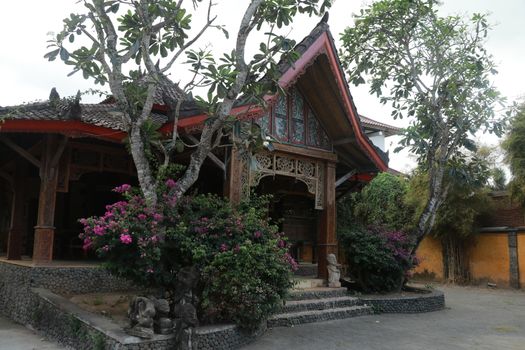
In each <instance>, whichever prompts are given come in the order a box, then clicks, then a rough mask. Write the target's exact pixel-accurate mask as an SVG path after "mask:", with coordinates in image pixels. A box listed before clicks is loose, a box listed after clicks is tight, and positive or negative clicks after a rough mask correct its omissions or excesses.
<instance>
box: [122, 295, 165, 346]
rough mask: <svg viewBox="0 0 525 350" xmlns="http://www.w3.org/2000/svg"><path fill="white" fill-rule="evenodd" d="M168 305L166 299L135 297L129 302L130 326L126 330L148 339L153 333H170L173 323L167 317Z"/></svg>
mask: <svg viewBox="0 0 525 350" xmlns="http://www.w3.org/2000/svg"><path fill="white" fill-rule="evenodd" d="M169 312H170V305H169V302H168V301H167V300H166V299H157V298H154V297H149V298H146V297H139V296H137V297H135V298H133V299H132V300H131V302H130V303H129V308H128V317H129V319H130V322H131V328H129V329H128V330H127V332H128V333H129V334H131V335H134V336H136V337H140V338H146V339H149V338H151V337H152V336H153V334H154V333H157V334H171V333H173V329H174V324H173V321H172V320H171V319H170V318H169V317H168V316H169Z"/></svg>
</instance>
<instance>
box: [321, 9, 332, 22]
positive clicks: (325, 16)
mask: <svg viewBox="0 0 525 350" xmlns="http://www.w3.org/2000/svg"><path fill="white" fill-rule="evenodd" d="M328 17H330V13H329V12H328V11H326V12H325V13H324V15H323V18H321V22H320V23H327V24H328Z"/></svg>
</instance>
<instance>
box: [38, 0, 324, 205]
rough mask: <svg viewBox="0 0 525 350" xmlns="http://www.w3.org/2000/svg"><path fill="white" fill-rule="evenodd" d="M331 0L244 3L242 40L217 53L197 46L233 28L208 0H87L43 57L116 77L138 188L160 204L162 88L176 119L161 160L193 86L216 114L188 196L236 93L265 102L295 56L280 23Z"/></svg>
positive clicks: (184, 182)
mask: <svg viewBox="0 0 525 350" xmlns="http://www.w3.org/2000/svg"><path fill="white" fill-rule="evenodd" d="M331 3H332V0H251V1H247V2H243V6H246V9H245V11H244V14H243V16H242V19H241V23H240V26H239V28H238V31H237V33H236V34H235V35H236V40H235V45H234V47H233V48H232V49H231V50H229V51H228V52H227V53H224V54H223V55H222V56H220V55H217V54H213V53H212V52H210V51H209V50H206V49H197V48H195V47H194V46H195V45H196V43H197V41H198V40H199V39H200V38H201V37H204V36H206V35H207V34H208V33H209V31H210V30H211V29H218V30H221V31H223V32H224V34H225V35H228V33H227V32H226V30H225V28H224V27H223V26H221V25H219V24H218V21H219V19H218V18H217V16H215V15H213V3H212V2H211V0H210V2H207V3H206V2H205V1H203V0H192V1H184V0H177V1H175V0H135V1H132V0H84V1H82V4H83V5H84V7H85V12H83V13H76V14H71V15H70V17H69V18H66V19H64V28H63V30H62V31H61V32H60V33H58V34H56V36H55V37H54V38H53V39H52V40H50V47H51V48H52V51H50V52H49V53H47V54H46V55H45V57H46V58H48V59H49V60H51V61H52V60H55V59H56V58H57V57H59V58H60V59H61V60H62V61H64V62H65V63H66V64H68V65H71V66H72V68H73V71H72V73H75V72H82V74H83V76H84V77H85V78H86V79H93V80H94V82H95V83H97V84H102V85H103V84H108V85H109V88H110V91H111V94H112V97H113V98H114V100H115V102H116V104H117V106H118V109H119V110H120V112H122V122H123V124H124V125H125V126H126V129H127V132H128V134H129V142H130V150H131V155H132V157H133V160H134V163H135V166H136V168H137V174H138V180H139V183H140V187H141V189H142V192H143V194H144V196H145V198H146V200H147V203H148V205H151V206H154V205H155V204H156V203H157V200H158V198H157V195H156V187H157V183H156V179H155V177H154V175H153V169H152V167H151V166H150V164H149V162H148V158H147V155H146V153H145V151H144V149H145V142H146V141H145V138H144V128H146V127H147V124H148V122H149V120H150V116H151V111H152V107H153V104H154V99H155V96H158V95H161V96H162V98H163V101H164V104H165V105H167V106H168V107H169V109H170V113H171V114H172V119H173V120H174V126H173V134H172V138H171V140H167V141H165V142H162V143H159V145H161V146H162V150H163V153H164V155H165V161H164V164H163V166H167V164H168V163H169V156H170V154H171V153H172V152H173V150H174V149H176V148H177V141H178V140H177V137H178V135H177V121H178V112H179V109H180V106H181V104H182V103H183V102H184V101H185V100H187V99H191V98H192V92H194V91H195V89H196V88H198V87H206V88H207V89H208V92H207V94H206V95H205V96H204V97H200V96H196V97H195V99H196V101H197V102H198V103H199V105H200V106H201V107H203V108H205V110H206V111H207V113H208V115H209V119H208V120H207V121H206V123H205V124H204V128H203V130H202V134H201V138H200V142H199V143H198V146H197V147H196V149H195V150H194V152H193V153H192V156H191V161H190V164H189V166H188V167H187V169H186V171H185V173H184V174H183V176H182V178H181V179H180V181H179V183H178V189H177V191H178V194H179V195H182V194H183V193H185V192H186V191H187V190H188V188H189V187H190V186H191V185H192V184H193V183H194V182H195V181H196V180H197V178H198V175H199V171H200V168H201V166H202V164H203V162H204V159H205V158H206V156H207V155H208V154H209V152H210V151H211V150H212V149H213V148H214V147H215V146H216V145H217V144H218V143H219V142H220V140H221V138H222V135H223V128H224V126H225V124H226V123H227V121H228V120H231V119H232V118H231V110H232V107H233V106H234V104H235V103H236V102H237V101H238V100H239V97H240V96H242V97H243V99H247V100H250V101H259V102H261V101H263V100H262V98H263V96H264V95H266V94H268V93H275V91H276V89H277V85H276V78H277V77H278V64H277V63H278V61H277V59H288V60H292V61H293V60H294V59H296V58H297V55H296V54H295V53H294V51H293V47H294V43H293V41H291V40H289V39H287V38H286V37H285V36H283V35H281V34H278V33H277V30H278V29H280V28H282V27H285V26H287V25H289V24H290V23H291V22H292V20H293V18H294V17H295V16H296V15H297V14H298V13H305V14H307V15H319V14H322V13H324V11H325V10H326V9H327V8H329V7H330V6H331ZM192 8H193V9H194V10H195V11H197V12H198V11H202V10H204V12H205V16H206V21H205V23H204V24H203V25H202V27H201V28H199V29H198V30H196V31H194V32H192V24H193V18H192V15H191V14H190V9H192ZM255 31H261V32H262V33H264V34H263V35H264V37H265V39H264V41H263V42H261V43H260V45H259V52H257V53H256V54H255V55H253V56H252V57H247V55H246V46H247V44H248V43H249V42H250V40H253V39H252V37H253V36H252V34H253V32H255ZM191 33H194V34H193V36H190V34H191ZM77 36H82V37H86V38H88V39H87V40H88V41H89V42H90V44H89V45H82V44H80V45H79V44H77V42H78V41H76V40H75V38H76V37H77ZM217 57H220V59H217ZM181 60H186V61H185V62H186V63H188V64H189V67H188V69H190V70H191V72H192V73H193V76H192V78H191V79H189V81H187V82H185V83H181V84H178V83H175V82H174V81H173V80H172V78H171V77H172V76H174V77H175V78H176V79H180V76H181V74H178V72H177V70H176V69H174V68H175V67H176V66H177V64H178V63H180V61H181ZM177 69H180V66H177ZM263 78H264V79H263Z"/></svg>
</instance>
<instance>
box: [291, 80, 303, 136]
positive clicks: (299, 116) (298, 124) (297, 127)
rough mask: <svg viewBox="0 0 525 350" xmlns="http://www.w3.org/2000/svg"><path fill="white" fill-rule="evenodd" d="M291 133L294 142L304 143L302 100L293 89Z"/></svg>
mask: <svg viewBox="0 0 525 350" xmlns="http://www.w3.org/2000/svg"><path fill="white" fill-rule="evenodd" d="M291 119H292V120H291V122H292V130H291V132H292V135H291V139H292V141H293V142H296V143H303V144H304V143H305V135H304V131H305V130H304V129H305V128H304V102H303V96H301V94H300V93H299V92H298V91H297V90H296V89H294V90H293V94H292V118H291Z"/></svg>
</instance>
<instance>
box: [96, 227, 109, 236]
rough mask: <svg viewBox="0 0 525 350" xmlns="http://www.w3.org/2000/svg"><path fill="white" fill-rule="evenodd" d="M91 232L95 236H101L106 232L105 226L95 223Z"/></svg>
mask: <svg viewBox="0 0 525 350" xmlns="http://www.w3.org/2000/svg"><path fill="white" fill-rule="evenodd" d="M93 233H94V234H96V235H97V236H103V235H104V234H105V233H106V228H105V227H104V226H100V225H95V227H93Z"/></svg>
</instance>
